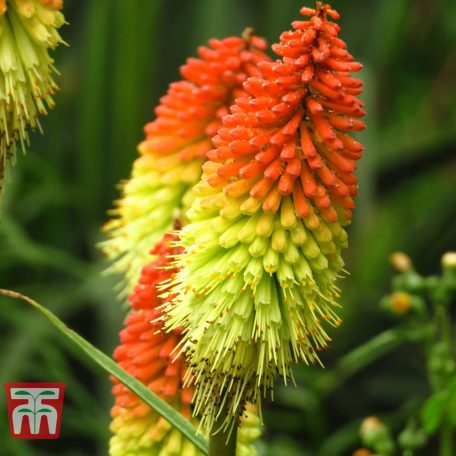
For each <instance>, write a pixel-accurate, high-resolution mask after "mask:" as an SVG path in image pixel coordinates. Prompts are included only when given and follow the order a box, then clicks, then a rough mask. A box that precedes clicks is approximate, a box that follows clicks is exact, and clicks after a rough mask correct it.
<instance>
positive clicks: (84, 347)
mask: <svg viewBox="0 0 456 456" xmlns="http://www.w3.org/2000/svg"><path fill="white" fill-rule="evenodd" d="M0 295H3V296H9V297H10V298H15V299H20V300H21V301H24V302H26V303H27V304H29V305H30V306H32V307H33V308H34V309H35V310H37V311H38V312H40V313H41V314H42V315H44V316H45V317H46V318H47V319H48V320H49V321H50V322H51V323H52V324H53V325H54V326H55V327H56V328H57V329H58V330H59V331H60V332H61V333H62V334H63V335H64V336H65V338H66V340H67V341H68V342H70V343H71V345H72V346H73V347H75V348H76V349H77V350H78V352H80V353H81V352H82V353H84V355H85V356H87V357H88V358H90V359H91V360H92V361H94V362H95V363H96V364H97V365H98V366H100V367H101V368H103V369H104V370H105V371H106V372H108V373H109V374H111V375H114V376H115V377H116V378H118V379H119V380H120V381H121V382H122V383H123V384H124V385H125V386H126V387H127V388H129V389H130V390H131V391H132V392H133V393H135V394H136V395H137V396H138V397H139V398H141V399H142V400H143V401H144V402H145V403H146V404H147V405H149V406H150V407H152V408H153V409H154V410H155V411H156V412H157V413H158V414H159V415H160V416H162V417H163V418H164V419H165V420H167V421H168V422H169V423H170V424H172V425H173V426H174V427H175V428H176V429H178V430H179V431H180V432H181V433H182V434H183V435H184V436H185V437H186V438H187V439H188V440H190V442H192V443H193V444H194V445H195V446H196V447H197V448H199V449H200V450H201V451H202V452H203V454H207V451H208V450H207V441H206V439H205V438H204V437H203V436H202V435H201V434H199V433H198V432H197V430H196V429H195V428H194V426H193V425H192V424H191V423H190V422H189V421H187V420H186V419H185V418H184V417H183V416H182V415H181V414H180V413H179V412H178V411H177V410H175V409H174V408H173V407H171V406H170V405H169V404H168V403H166V402H165V401H163V400H161V399H160V398H159V397H158V396H157V395H156V394H154V393H153V392H152V391H150V390H149V389H148V388H147V386H145V385H143V384H142V383H141V382H140V381H139V380H138V379H136V378H135V377H133V376H131V375H130V374H129V373H128V372H126V371H125V370H123V369H122V368H121V367H120V366H119V365H118V364H117V363H116V362H115V361H114V360H113V359H111V358H110V357H109V356H107V355H105V354H104V353H103V352H101V351H100V350H98V348H96V347H94V346H93V345H91V344H90V343H89V342H87V341H86V340H85V339H84V338H83V337H81V336H80V335H79V334H77V333H76V332H74V331H73V330H71V329H69V328H68V327H67V326H66V325H65V323H63V322H62V321H61V320H60V319H59V318H58V317H57V316H55V315H54V314H53V313H52V312H51V311H49V310H48V309H46V308H45V307H43V306H42V305H41V304H39V303H37V302H36V301H34V300H33V299H31V298H29V297H27V296H24V295H22V294H20V293H17V292H15V291H10V290H2V289H0ZM214 454H216V453H214ZM219 454H220V456H222V455H224V454H227V455H228V454H233V455H234V454H235V453H219Z"/></svg>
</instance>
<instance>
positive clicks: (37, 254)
mask: <svg viewBox="0 0 456 456" xmlns="http://www.w3.org/2000/svg"><path fill="white" fill-rule="evenodd" d="M301 6H303V3H302V1H296V0H284V1H278V0H188V1H185V2H184V1H182V0H129V1H128V2H125V1H120V0H65V14H66V17H67V20H68V21H69V23H70V25H69V26H66V27H64V28H63V30H62V34H63V37H64V39H65V40H66V41H67V42H68V43H70V47H69V48H62V49H59V50H58V51H57V52H56V53H55V58H56V62H57V67H58V68H59V70H60V72H61V76H60V77H59V78H58V82H59V85H60V86H61V89H62V90H61V92H60V93H59V94H58V95H57V97H56V99H57V107H56V109H55V110H54V111H53V112H51V113H50V114H49V116H48V117H47V118H46V119H43V122H42V123H43V127H44V130H45V135H44V136H41V135H39V134H34V135H32V146H31V147H30V149H29V151H28V154H27V155H26V156H21V157H20V158H19V163H18V166H17V167H16V168H15V169H14V170H13V171H12V172H11V173H10V182H8V185H7V191H6V197H5V200H4V204H3V208H2V216H1V224H0V287H1V288H9V289H14V290H18V291H21V292H23V293H25V294H27V295H30V296H32V297H34V298H35V299H36V300H38V301H40V302H41V303H43V304H45V305H46V306H48V307H49V308H50V309H51V310H53V311H54V312H56V313H57V314H58V315H59V316H60V317H61V318H62V319H63V320H64V321H65V322H66V323H67V324H68V325H69V326H71V327H72V328H74V329H76V330H77V331H78V332H80V333H81V334H82V335H83V336H84V337H86V338H88V339H89V340H90V341H91V342H93V343H94V344H95V345H97V346H98V347H101V348H102V349H103V350H104V351H106V352H109V353H110V352H112V350H113V348H114V346H115V344H116V342H117V333H118V330H119V328H120V327H121V322H122V318H123V315H124V311H123V310H122V306H121V303H120V302H118V301H116V298H115V292H114V291H113V287H114V284H115V283H116V278H114V277H106V276H102V275H101V272H102V271H103V269H104V268H106V266H107V265H106V263H105V261H104V260H103V258H101V256H100V254H99V252H98V251H97V249H96V247H95V245H96V244H97V242H99V241H100V240H101V239H102V235H101V234H100V231H99V228H100V226H101V225H102V224H103V222H104V221H106V219H107V216H106V211H107V210H108V209H109V208H111V201H112V200H113V199H114V198H116V197H117V195H118V192H117V190H116V188H115V186H116V184H117V183H118V182H119V180H121V179H125V178H127V177H128V176H129V172H130V166H131V162H132V160H133V159H134V158H135V156H136V151H135V148H136V144H137V143H139V141H140V140H141V139H142V135H143V133H142V125H143V124H145V123H146V122H147V121H148V120H150V119H152V118H153V112H152V109H153V107H154V106H155V105H156V103H157V101H158V98H159V96H160V95H162V94H163V93H164V92H165V91H166V87H167V85H168V83H169V82H171V81H173V80H176V79H178V78H179V74H178V67H179V65H181V64H182V63H183V62H184V61H185V58H186V57H187V56H193V55H195V49H196V47H197V46H198V45H199V44H203V43H205V42H206V41H207V40H208V39H209V38H210V37H224V36H227V35H230V34H240V33H241V32H242V30H243V29H244V28H245V27H246V26H250V25H251V26H253V27H255V29H256V30H257V32H258V33H259V34H261V35H263V36H265V37H266V38H267V39H268V40H270V42H274V41H275V40H276V39H277V37H278V35H279V33H280V32H281V31H283V30H285V29H288V28H289V24H290V22H291V21H292V20H294V19H296V18H298V16H299V14H298V11H299V8H300V7H301ZM333 6H334V7H335V8H336V9H338V10H339V12H340V13H341V14H342V19H341V21H340V24H341V26H342V32H341V36H342V38H343V39H345V40H346V42H347V43H348V46H349V50H350V51H351V53H352V54H353V55H354V56H355V57H356V59H357V60H359V61H361V62H362V63H363V64H364V70H363V73H362V76H361V77H362V78H364V80H365V92H364V94H363V95H362V99H363V101H364V102H365V104H366V107H367V111H368V115H367V117H366V122H367V124H368V129H367V130H366V131H365V132H363V133H362V134H360V135H359V137H360V139H361V141H362V142H364V144H365V146H366V151H365V155H364V158H363V159H362V160H361V162H360V165H359V170H358V176H359V180H360V192H359V197H358V206H357V210H356V212H355V219H354V222H353V224H352V226H351V228H350V231H351V233H350V238H351V243H350V248H349V249H348V250H347V251H346V253H345V258H346V260H347V264H348V266H347V269H348V270H349V271H350V273H351V275H350V276H349V277H348V278H346V279H345V280H343V281H342V282H341V287H342V290H343V299H342V301H343V304H344V309H343V312H342V316H343V318H344V325H343V326H342V327H341V328H340V329H339V330H337V332H335V333H334V332H332V335H333V336H334V339H335V340H334V343H333V345H332V347H331V349H330V350H328V351H327V352H326V353H324V355H323V359H324V362H325V364H326V366H327V368H326V370H325V371H324V372H323V371H322V370H321V369H317V368H312V369H311V368H306V367H299V368H297V369H296V379H297V383H298V385H299V388H293V387H291V388H288V389H287V390H286V391H285V390H283V389H281V388H280V387H279V390H278V393H277V395H276V401H275V402H274V403H273V404H270V405H268V407H267V412H266V414H265V420H266V430H265V444H264V445H263V450H264V454H267V455H272V456H281V455H284V456H285V455H286V456H295V455H296V456H297V455H321V456H337V455H349V454H351V452H352V451H353V450H354V449H355V448H356V447H357V446H359V442H358V436H357V430H358V426H359V422H360V420H361V419H362V418H363V417H365V416H366V415H371V414H380V415H381V416H384V417H386V418H387V419H388V420H390V421H389V422H390V423H391V424H392V426H393V429H395V426H396V427H397V429H399V428H400V426H403V418H404V416H406V414H407V407H408V405H406V406H405V408H404V406H403V404H404V403H405V404H409V401H410V400H411V399H413V398H415V397H418V398H419V397H423V396H424V395H426V394H427V391H428V385H427V382H426V380H425V376H424V367H423V357H422V353H421V352H420V351H419V350H418V349H416V347H415V346H413V345H404V346H402V347H400V348H399V349H397V350H395V351H393V352H392V353H390V354H389V355H387V356H385V357H382V358H381V359H379V360H378V361H376V362H375V363H373V364H372V365H370V366H369V367H368V368H366V369H365V370H363V371H362V372H361V373H358V374H356V375H354V376H352V377H351V378H349V379H348V380H347V381H345V382H343V381H342V379H340V380H341V382H340V384H336V385H334V386H333V387H332V388H329V389H326V390H325V388H324V387H321V388H320V387H319V385H320V382H324V375H327V373H331V369H332V367H333V366H334V365H335V364H336V363H337V360H338V358H340V356H342V355H343V354H345V353H348V352H349V351H350V350H352V349H353V348H355V347H357V346H358V345H360V344H362V343H363V342H366V341H367V340H369V339H370V338H371V337H373V336H375V335H376V334H378V333H380V332H381V331H382V330H385V329H387V328H389V327H392V326H394V325H395V324H396V323H395V321H394V320H393V319H392V318H390V317H388V316H387V315H385V314H384V313H382V312H381V311H380V310H379V307H378V301H379V299H380V298H381V297H382V296H383V295H384V294H386V293H387V292H388V286H389V280H390V278H391V275H392V270H391V267H390V266H389V264H388V256H389V254H390V253H391V252H393V251H396V250H403V251H405V252H407V253H408V254H409V255H410V256H411V257H412V258H413V259H414V262H415V265H416V267H417V269H418V270H419V271H420V272H423V273H433V272H436V271H438V269H439V261H440V257H441V255H442V253H444V252H445V251H447V250H450V249H451V248H453V249H454V248H455V247H456V242H455V241H456V226H455V225H456V223H455V220H456V217H455V216H456V204H455V191H456V158H455V154H454V150H455V149H456V2H455V1H454V0H435V1H433V2H429V1H427V0H394V1H390V0H357V1H355V0H352V1H346V0H345V1H341V0H336V1H334V3H333ZM0 302H1V305H0V330H1V332H0V344H1V345H0V346H1V350H0V382H4V381H63V382H66V383H67V384H68V387H67V392H66V394H67V398H66V405H65V410H64V419H63V425H62V437H61V439H60V440H58V441H55V442H54V441H53V442H50V443H49V442H38V441H35V442H29V441H13V440H12V439H10V438H9V436H8V429H7V422H6V413H5V412H4V397H1V398H0V409H1V413H0V454H1V455H2V456H10V455H11V456H47V455H57V454H58V455H62V456H83V455H105V454H107V450H106V448H107V441H108V438H109V430H108V423H109V407H110V404H111V398H110V392H109V389H110V384H109V381H108V379H107V378H106V376H105V375H104V374H103V373H102V372H100V371H99V370H98V369H97V368H95V367H94V366H93V365H92V364H91V363H89V362H86V361H84V360H83V359H82V358H81V357H79V356H78V355H77V354H75V353H73V352H72V351H71V350H69V349H68V347H67V345H66V344H65V343H64V342H63V340H62V339H61V338H60V336H59V335H58V334H57V333H56V331H55V330H54V328H52V327H51V326H50V325H49V323H48V322H47V321H45V320H44V319H43V318H41V317H39V316H37V315H35V314H34V313H32V312H31V311H30V310H29V309H27V308H25V306H24V305H22V304H20V303H15V302H12V301H10V300H7V299H5V298H0ZM322 379H323V380H322ZM315 391H316V392H315ZM318 391H320V393H318ZM321 391H326V392H323V393H322V392H321ZM2 396H3V393H2ZM426 454H430V453H426Z"/></svg>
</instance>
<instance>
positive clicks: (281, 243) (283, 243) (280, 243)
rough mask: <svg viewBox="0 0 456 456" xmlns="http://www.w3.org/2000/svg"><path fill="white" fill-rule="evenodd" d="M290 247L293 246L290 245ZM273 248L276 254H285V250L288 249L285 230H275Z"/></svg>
mask: <svg viewBox="0 0 456 456" xmlns="http://www.w3.org/2000/svg"><path fill="white" fill-rule="evenodd" d="M288 245H292V244H290V243H288ZM271 246H272V248H273V249H274V250H275V251H276V252H283V251H284V250H285V248H286V247H287V234H286V233H285V230H282V229H278V230H274V233H272V242H271Z"/></svg>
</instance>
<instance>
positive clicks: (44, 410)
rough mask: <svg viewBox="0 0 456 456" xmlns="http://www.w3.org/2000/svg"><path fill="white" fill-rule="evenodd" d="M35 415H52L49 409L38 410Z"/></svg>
mask: <svg viewBox="0 0 456 456" xmlns="http://www.w3.org/2000/svg"><path fill="white" fill-rule="evenodd" d="M37 413H52V410H50V409H39V410H38V412H37Z"/></svg>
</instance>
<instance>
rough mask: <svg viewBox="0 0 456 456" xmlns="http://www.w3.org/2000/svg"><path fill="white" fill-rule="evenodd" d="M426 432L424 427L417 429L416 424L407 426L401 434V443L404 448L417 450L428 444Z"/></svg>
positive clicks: (399, 439)
mask: <svg viewBox="0 0 456 456" xmlns="http://www.w3.org/2000/svg"><path fill="white" fill-rule="evenodd" d="M426 440H427V437H426V433H425V432H424V431H423V430H422V429H416V428H415V427H414V426H407V427H406V428H405V429H404V430H403V431H402V432H401V433H400V434H399V438H398V441H399V445H400V446H401V448H403V449H404V450H409V451H416V450H417V449H419V448H421V447H423V446H424V445H425V444H426Z"/></svg>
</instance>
